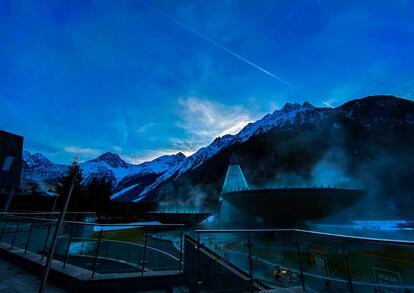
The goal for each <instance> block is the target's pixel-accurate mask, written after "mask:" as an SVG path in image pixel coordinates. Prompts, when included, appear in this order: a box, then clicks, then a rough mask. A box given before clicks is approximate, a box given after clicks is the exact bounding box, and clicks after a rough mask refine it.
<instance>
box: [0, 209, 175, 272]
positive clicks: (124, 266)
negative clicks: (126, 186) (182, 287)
mask: <svg viewBox="0 0 414 293" xmlns="http://www.w3.org/2000/svg"><path fill="white" fill-rule="evenodd" d="M1 216H2V217H1V221H0V242H1V243H2V244H3V245H6V247H7V248H9V249H21V250H24V253H26V254H27V253H35V254H38V255H39V258H40V259H45V258H46V257H47V254H48V250H49V247H50V244H51V240H52V239H51V238H52V237H53V232H54V229H55V226H56V222H57V220H56V219H55V218H53V217H51V215H50V214H48V215H47V217H44V216H46V215H45V214H44V213H43V214H36V215H35V214H33V213H31V214H27V213H26V214H14V213H9V214H7V215H6V214H3V215H1ZM68 216H69V217H71V218H76V219H79V218H82V219H85V216H86V215H80V214H76V215H74V214H72V215H70V214H69V215H68ZM182 237H183V232H182V225H161V224H159V225H153V224H150V225H145V224H96V223H91V222H90V221H89V222H79V221H71V220H65V221H64V222H63V225H62V227H61V230H60V234H59V237H58V241H57V245H56V249H55V253H54V257H53V259H55V260H58V261H61V263H62V267H66V266H67V265H68V264H70V265H74V266H77V267H81V268H84V269H87V270H89V271H90V272H91V276H92V277H94V276H95V275H96V274H109V273H138V274H141V275H144V274H150V273H151V272H157V271H176V272H180V271H181V270H182V267H183V265H182V255H183V253H182V245H180V243H182Z"/></svg>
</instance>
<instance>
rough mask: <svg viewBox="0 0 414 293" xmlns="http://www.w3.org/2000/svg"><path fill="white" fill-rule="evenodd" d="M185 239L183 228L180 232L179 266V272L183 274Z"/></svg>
mask: <svg viewBox="0 0 414 293" xmlns="http://www.w3.org/2000/svg"><path fill="white" fill-rule="evenodd" d="M183 238H184V229H183V228H182V227H181V231H180V260H179V261H180V263H179V264H178V271H179V272H180V273H182V271H183Z"/></svg>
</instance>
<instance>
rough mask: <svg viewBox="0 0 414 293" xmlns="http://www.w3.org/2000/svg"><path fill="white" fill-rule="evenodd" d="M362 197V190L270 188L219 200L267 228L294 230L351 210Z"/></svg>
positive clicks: (242, 192)
mask: <svg viewBox="0 0 414 293" xmlns="http://www.w3.org/2000/svg"><path fill="white" fill-rule="evenodd" d="M364 195H365V191H364V190H362V189H346V188H328V187H320V188H319V187H313V188H274V189H252V190H243V191H235V192H228V193H223V194H222V197H223V199H224V200H227V201H228V202H230V203H231V204H232V205H234V206H236V207H238V208H239V209H242V210H244V211H246V212H247V213H249V214H252V215H255V216H258V217H261V218H263V220H264V223H265V224H267V225H277V226H279V227H282V226H283V227H285V226H294V225H295V224H300V223H305V222H306V221H308V220H315V219H320V218H323V217H326V216H329V215H332V214H335V213H337V212H339V211H341V210H343V209H346V208H348V207H350V206H352V205H353V204H354V203H355V202H357V201H358V200H359V199H361V198H362V197H363V196H364Z"/></svg>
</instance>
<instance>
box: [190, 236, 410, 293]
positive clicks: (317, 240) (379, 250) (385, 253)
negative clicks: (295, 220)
mask: <svg viewBox="0 0 414 293" xmlns="http://www.w3.org/2000/svg"><path fill="white" fill-rule="evenodd" d="M195 233H196V236H195V237H194V239H197V238H199V239H200V244H201V245H204V246H205V247H207V248H209V249H211V250H212V251H214V252H215V253H217V254H219V255H220V256H221V259H222V260H224V261H226V262H228V263H231V264H233V265H235V266H237V267H239V268H240V269H242V270H243V271H244V272H245V273H246V274H247V275H250V279H251V280H252V282H253V281H254V280H259V281H260V282H262V283H263V284H266V285H268V286H269V287H271V288H278V287H303V289H305V290H306V289H311V290H315V291H317V292H413V291H414V242H409V241H392V240H383V239H372V238H362V237H348V236H342V235H335V234H327V233H316V232H310V231H304V230H293V229H268V230H196V231H195ZM197 234H198V235H197Z"/></svg>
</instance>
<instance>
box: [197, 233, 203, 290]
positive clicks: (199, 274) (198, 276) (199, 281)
mask: <svg viewBox="0 0 414 293" xmlns="http://www.w3.org/2000/svg"><path fill="white" fill-rule="evenodd" d="M200 262H201V242H200V233H197V292H199V291H200V287H201V285H202V284H203V282H202V281H201V270H200V266H201V263H200Z"/></svg>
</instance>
